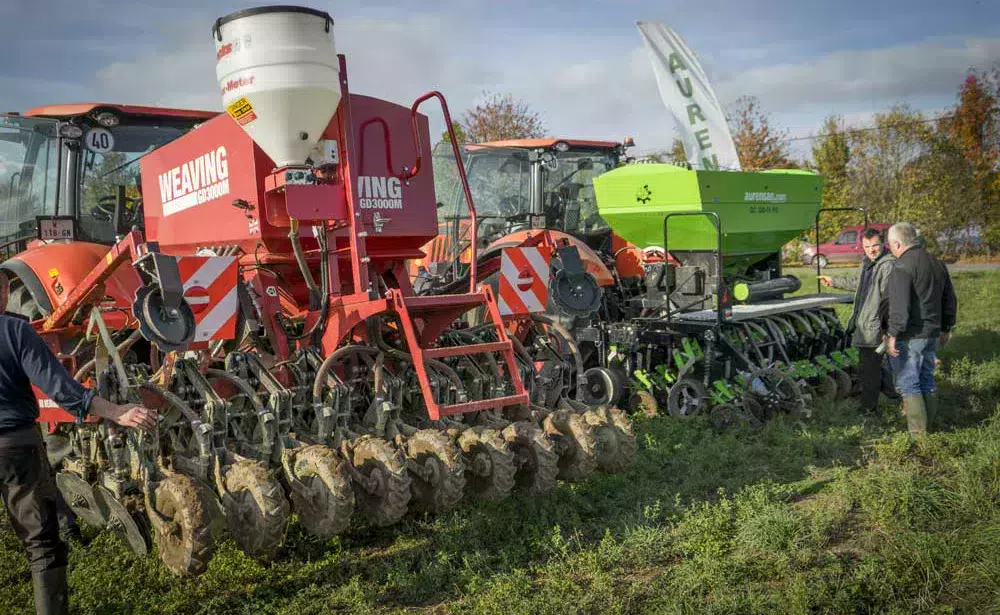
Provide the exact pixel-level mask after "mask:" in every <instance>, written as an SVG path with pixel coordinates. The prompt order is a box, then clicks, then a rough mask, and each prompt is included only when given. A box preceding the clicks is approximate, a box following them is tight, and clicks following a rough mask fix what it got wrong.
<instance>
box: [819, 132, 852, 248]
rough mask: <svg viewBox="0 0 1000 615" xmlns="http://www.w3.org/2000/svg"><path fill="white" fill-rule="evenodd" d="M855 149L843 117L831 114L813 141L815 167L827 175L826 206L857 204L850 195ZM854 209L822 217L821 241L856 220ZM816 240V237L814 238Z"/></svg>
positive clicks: (824, 185) (824, 180) (824, 190)
mask: <svg viewBox="0 0 1000 615" xmlns="http://www.w3.org/2000/svg"><path fill="white" fill-rule="evenodd" d="M850 161H851V148H850V146H849V145H848V143H847V132H846V131H845V130H844V128H843V118H841V117H838V116H830V117H828V118H826V120H825V121H824V122H823V127H822V128H821V129H820V134H819V135H818V137H817V138H816V140H815V141H814V142H813V146H812V165H811V167H812V168H813V169H814V170H815V171H816V172H818V173H819V174H820V175H822V176H823V201H822V204H823V207H824V208H842V207H854V206H855V204H854V203H852V202H851V199H850V196H849V194H848V177H847V171H848V163H849V162H850ZM856 218H857V215H856V214H854V215H852V213H851V212H830V213H827V214H824V215H823V217H822V218H821V225H820V241H827V240H828V239H830V238H831V237H832V236H833V234H835V233H836V232H837V231H838V230H839V229H840V228H842V227H843V226H844V225H845V224H847V223H848V221H850V220H852V219H856ZM813 240H815V238H813Z"/></svg>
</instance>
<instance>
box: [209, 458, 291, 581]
mask: <svg viewBox="0 0 1000 615" xmlns="http://www.w3.org/2000/svg"><path fill="white" fill-rule="evenodd" d="M225 484H226V492H227V493H226V494H225V495H223V497H222V506H223V508H224V509H225V513H226V524H227V527H228V528H229V534H230V535H231V536H232V537H233V539H234V540H235V541H236V544H237V545H238V546H239V547H240V549H242V550H243V552H244V553H246V554H247V555H249V556H250V557H253V558H256V559H260V560H265V561H266V560H270V559H272V558H273V557H274V556H275V555H276V554H277V553H278V549H279V548H280V547H281V539H282V538H284V536H285V526H286V525H287V524H288V515H289V505H288V500H287V499H285V493H284V492H283V491H282V490H281V483H279V482H278V480H277V479H276V478H275V477H274V476H273V475H272V474H271V472H270V471H268V469H267V466H265V465H264V464H263V463H260V462H257V461H251V460H240V461H237V462H236V463H234V464H233V465H231V466H229V469H227V470H226V475H225Z"/></svg>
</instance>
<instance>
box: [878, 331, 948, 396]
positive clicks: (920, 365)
mask: <svg viewBox="0 0 1000 615" xmlns="http://www.w3.org/2000/svg"><path fill="white" fill-rule="evenodd" d="M937 347H938V338H936V337H935V338H931V339H910V340H899V339H897V340H896V350H898V351H899V356H898V357H889V364H890V365H891V366H892V375H893V377H894V378H895V380H896V390H897V391H899V394H900V395H930V394H931V393H934V392H935V391H936V390H937V387H936V386H935V385H934V363H935V359H936V358H937Z"/></svg>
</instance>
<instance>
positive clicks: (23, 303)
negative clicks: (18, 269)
mask: <svg viewBox="0 0 1000 615" xmlns="http://www.w3.org/2000/svg"><path fill="white" fill-rule="evenodd" d="M7 311H8V312H10V313H12V314H17V315H19V316H24V317H25V318H27V319H28V320H38V319H39V318H43V317H44V316H45V314H43V313H42V309H41V308H40V307H39V306H38V301H36V300H35V298H34V297H33V296H32V295H31V292H30V291H29V290H28V287H27V286H25V285H24V283H23V282H21V280H18V279H14V280H11V283H10V296H9V298H8V299H7Z"/></svg>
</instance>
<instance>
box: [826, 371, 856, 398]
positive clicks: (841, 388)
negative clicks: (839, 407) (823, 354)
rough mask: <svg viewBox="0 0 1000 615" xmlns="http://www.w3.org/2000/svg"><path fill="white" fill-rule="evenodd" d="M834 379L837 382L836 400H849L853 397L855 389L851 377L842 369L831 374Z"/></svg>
mask: <svg viewBox="0 0 1000 615" xmlns="http://www.w3.org/2000/svg"><path fill="white" fill-rule="evenodd" d="M831 375H832V376H833V379H834V380H835V381H836V382H837V394H836V399H847V398H848V397H850V396H851V390H853V389H854V382H852V381H851V377H850V376H849V375H848V373H847V372H845V371H844V370H842V369H837V370H834V371H833V373H832V374H831Z"/></svg>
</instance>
